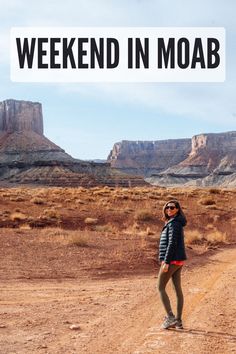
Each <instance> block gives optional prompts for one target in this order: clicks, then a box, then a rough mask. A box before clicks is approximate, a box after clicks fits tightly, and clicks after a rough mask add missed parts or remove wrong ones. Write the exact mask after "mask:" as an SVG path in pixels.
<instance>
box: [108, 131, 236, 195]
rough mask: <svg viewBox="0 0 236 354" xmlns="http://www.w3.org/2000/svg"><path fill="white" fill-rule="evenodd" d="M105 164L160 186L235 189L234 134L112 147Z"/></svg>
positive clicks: (126, 143)
mask: <svg viewBox="0 0 236 354" xmlns="http://www.w3.org/2000/svg"><path fill="white" fill-rule="evenodd" d="M107 161H108V162H110V164H111V166H112V167H114V168H118V169H120V170H121V171H123V172H126V173H130V174H134V175H135V174H139V175H142V176H143V177H144V178H145V180H146V181H147V182H149V183H151V184H153V185H160V186H178V185H182V186H183V185H185V186H222V187H230V188H231V187H232V188H234V187H236V131H232V132H226V133H217V134H200V135H196V136H193V137H192V139H170V140H157V141H127V140H123V141H121V142H118V143H116V144H114V146H113V149H112V150H111V152H110V154H109V156H108V158H107Z"/></svg>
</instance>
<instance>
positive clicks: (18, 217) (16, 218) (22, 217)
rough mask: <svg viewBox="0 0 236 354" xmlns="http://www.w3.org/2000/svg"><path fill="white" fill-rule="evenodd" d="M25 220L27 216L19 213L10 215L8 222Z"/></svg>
mask: <svg viewBox="0 0 236 354" xmlns="http://www.w3.org/2000/svg"><path fill="white" fill-rule="evenodd" d="M26 219H27V216H26V215H25V214H23V213H20V212H15V213H12V214H11V215H10V220H12V221H24V220H26Z"/></svg>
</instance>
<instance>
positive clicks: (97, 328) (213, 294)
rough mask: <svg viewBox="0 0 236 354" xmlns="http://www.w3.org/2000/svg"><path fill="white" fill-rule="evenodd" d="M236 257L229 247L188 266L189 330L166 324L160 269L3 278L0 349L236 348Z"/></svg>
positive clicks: (141, 351) (221, 353)
mask: <svg viewBox="0 0 236 354" xmlns="http://www.w3.org/2000/svg"><path fill="white" fill-rule="evenodd" d="M235 259H236V249H235V248H233V247H232V246H231V247H228V248H224V249H218V250H217V251H209V253H208V255H207V257H202V256H199V257H196V258H194V259H193V260H191V261H189V262H188V263H187V264H186V266H185V267H184V270H183V288H184V294H185V307H184V316H183V319H184V325H185V329H184V330H183V331H176V330H167V331H163V330H160V324H161V322H162V320H163V316H164V311H163V309H162V306H161V303H160V300H159V297H158V294H157V291H156V281H157V275H151V276H150V275H148V276H141V275H139V276H136V277H135V276H132V277H126V278H125V277H124V278H122V279H120V278H117V279H114V278H113V279H103V280H102V279H98V280H96V279H93V280H91V279H86V278H82V277H81V279H73V280H64V279H62V280H48V281H47V280H45V279H38V280H37V279H33V280H31V279H29V280H25V279H24V280H20V279H18V280H3V281H1V293H0V353H1V354H13V353H17V354H24V353H30V354H33V353H39V354H41V353H42V354H47V353H48V354H72V353H74V354H75V353H76V354H83V353H89V354H99V353H104V354H110V353H118V354H126V353H127V354H128V353H130V354H131V353H132V354H146V353H168V354H170V353H175V354H176V353H181V354H182V353H183V354H185V353H186V354H187V353H188V354H189V353H191V354H195V353H196V354H199V353H201V354H205V353H213V352H214V354H226V353H234V352H236V329H235V318H236V297H235V277H236V263H235ZM169 294H170V296H171V298H172V299H173V298H174V294H173V291H172V288H171V285H170V287H169ZM72 325H77V326H79V328H77V329H70V327H71V326H72Z"/></svg>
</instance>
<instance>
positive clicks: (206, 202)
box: [198, 198, 216, 205]
mask: <svg viewBox="0 0 236 354" xmlns="http://www.w3.org/2000/svg"><path fill="white" fill-rule="evenodd" d="M198 203H199V204H201V205H214V204H215V203H216V202H215V201H214V199H212V198H201V199H199V201H198Z"/></svg>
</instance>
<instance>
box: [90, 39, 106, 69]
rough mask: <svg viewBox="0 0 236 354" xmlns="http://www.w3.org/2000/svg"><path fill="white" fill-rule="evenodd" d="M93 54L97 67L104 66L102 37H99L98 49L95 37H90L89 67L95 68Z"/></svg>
mask: <svg viewBox="0 0 236 354" xmlns="http://www.w3.org/2000/svg"><path fill="white" fill-rule="evenodd" d="M95 56H96V59H97V62H98V66H99V68H104V39H103V38H99V49H98V47H97V43H96V40H95V38H91V68H92V69H94V68H95Z"/></svg>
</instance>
